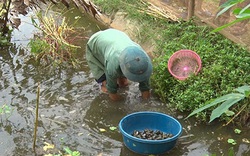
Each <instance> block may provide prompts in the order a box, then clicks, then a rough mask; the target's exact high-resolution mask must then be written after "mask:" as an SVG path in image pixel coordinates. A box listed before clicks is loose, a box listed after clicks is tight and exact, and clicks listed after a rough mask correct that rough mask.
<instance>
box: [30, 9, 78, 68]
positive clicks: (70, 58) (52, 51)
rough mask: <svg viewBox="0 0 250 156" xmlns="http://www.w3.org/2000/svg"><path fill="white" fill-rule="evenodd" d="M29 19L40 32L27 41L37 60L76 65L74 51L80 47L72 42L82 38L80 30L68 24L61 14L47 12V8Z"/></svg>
mask: <svg viewBox="0 0 250 156" xmlns="http://www.w3.org/2000/svg"><path fill="white" fill-rule="evenodd" d="M35 18H37V20H38V21H39V22H37V21H36V19H35ZM58 19H60V20H58ZM31 21H32V24H33V25H34V26H35V27H36V28H37V29H39V30H40V34H37V35H36V37H35V38H34V39H32V40H30V42H29V47H30V48H31V52H32V53H33V54H34V55H35V58H36V60H37V62H39V63H40V64H42V65H51V64H52V65H55V66H58V65H62V64H65V63H66V64H67V65H73V66H76V65H77V59H76V58H74V53H75V52H76V51H77V49H79V48H81V47H80V46H77V45H74V44H72V43H73V42H74V41H77V40H79V39H81V38H82V36H80V34H79V31H80V30H78V29H77V28H76V27H74V26H73V25H69V24H68V22H67V21H66V18H65V17H62V14H60V13H59V14H53V15H52V14H49V13H48V10H46V12H45V13H44V14H43V13H42V12H37V13H36V17H32V18H31ZM59 21H60V22H59Z"/></svg>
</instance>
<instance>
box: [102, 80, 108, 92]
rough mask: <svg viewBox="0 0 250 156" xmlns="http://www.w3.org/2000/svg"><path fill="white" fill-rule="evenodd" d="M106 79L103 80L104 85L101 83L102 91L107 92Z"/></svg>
mask: <svg viewBox="0 0 250 156" xmlns="http://www.w3.org/2000/svg"><path fill="white" fill-rule="evenodd" d="M106 83H107V82H106V81H103V82H102V85H101V90H102V92H104V93H107V92H108V90H107V88H106Z"/></svg>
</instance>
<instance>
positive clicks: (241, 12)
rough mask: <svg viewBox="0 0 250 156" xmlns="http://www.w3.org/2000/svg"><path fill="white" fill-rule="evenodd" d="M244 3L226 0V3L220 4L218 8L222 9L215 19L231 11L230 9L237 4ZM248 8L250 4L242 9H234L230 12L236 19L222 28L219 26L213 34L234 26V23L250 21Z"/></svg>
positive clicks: (237, 0) (238, 0) (240, 0)
mask: <svg viewBox="0 0 250 156" xmlns="http://www.w3.org/2000/svg"><path fill="white" fill-rule="evenodd" d="M244 1H245V0H228V1H227V2H225V3H224V4H222V5H221V6H220V8H222V10H221V11H220V12H218V14H217V15H216V17H218V16H220V15H222V14H223V13H225V12H226V11H228V10H229V9H231V8H232V7H234V6H236V5H237V4H239V3H242V2H244ZM249 8H250V4H248V5H246V6H245V7H244V8H235V9H234V10H233V11H232V13H233V14H234V15H235V17H236V19H235V20H234V21H232V22H229V23H227V24H225V25H223V26H220V27H218V28H216V29H214V30H213V32H217V31H220V30H222V29H224V28H226V27H229V26H231V25H234V24H235V23H238V22H241V21H244V20H248V19H250V9H249Z"/></svg>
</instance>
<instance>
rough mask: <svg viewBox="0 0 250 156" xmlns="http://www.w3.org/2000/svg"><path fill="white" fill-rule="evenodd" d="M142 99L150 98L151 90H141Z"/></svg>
mask: <svg viewBox="0 0 250 156" xmlns="http://www.w3.org/2000/svg"><path fill="white" fill-rule="evenodd" d="M141 95H142V99H145V100H146V99H149V98H150V91H143V92H141Z"/></svg>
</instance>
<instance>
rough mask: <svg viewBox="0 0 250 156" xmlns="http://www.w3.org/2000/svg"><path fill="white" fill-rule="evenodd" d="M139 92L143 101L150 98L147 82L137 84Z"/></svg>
mask: <svg viewBox="0 0 250 156" xmlns="http://www.w3.org/2000/svg"><path fill="white" fill-rule="evenodd" d="M139 90H140V91H141V95H142V98H143V99H149V98H150V84H149V80H146V81H143V82H139Z"/></svg>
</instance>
